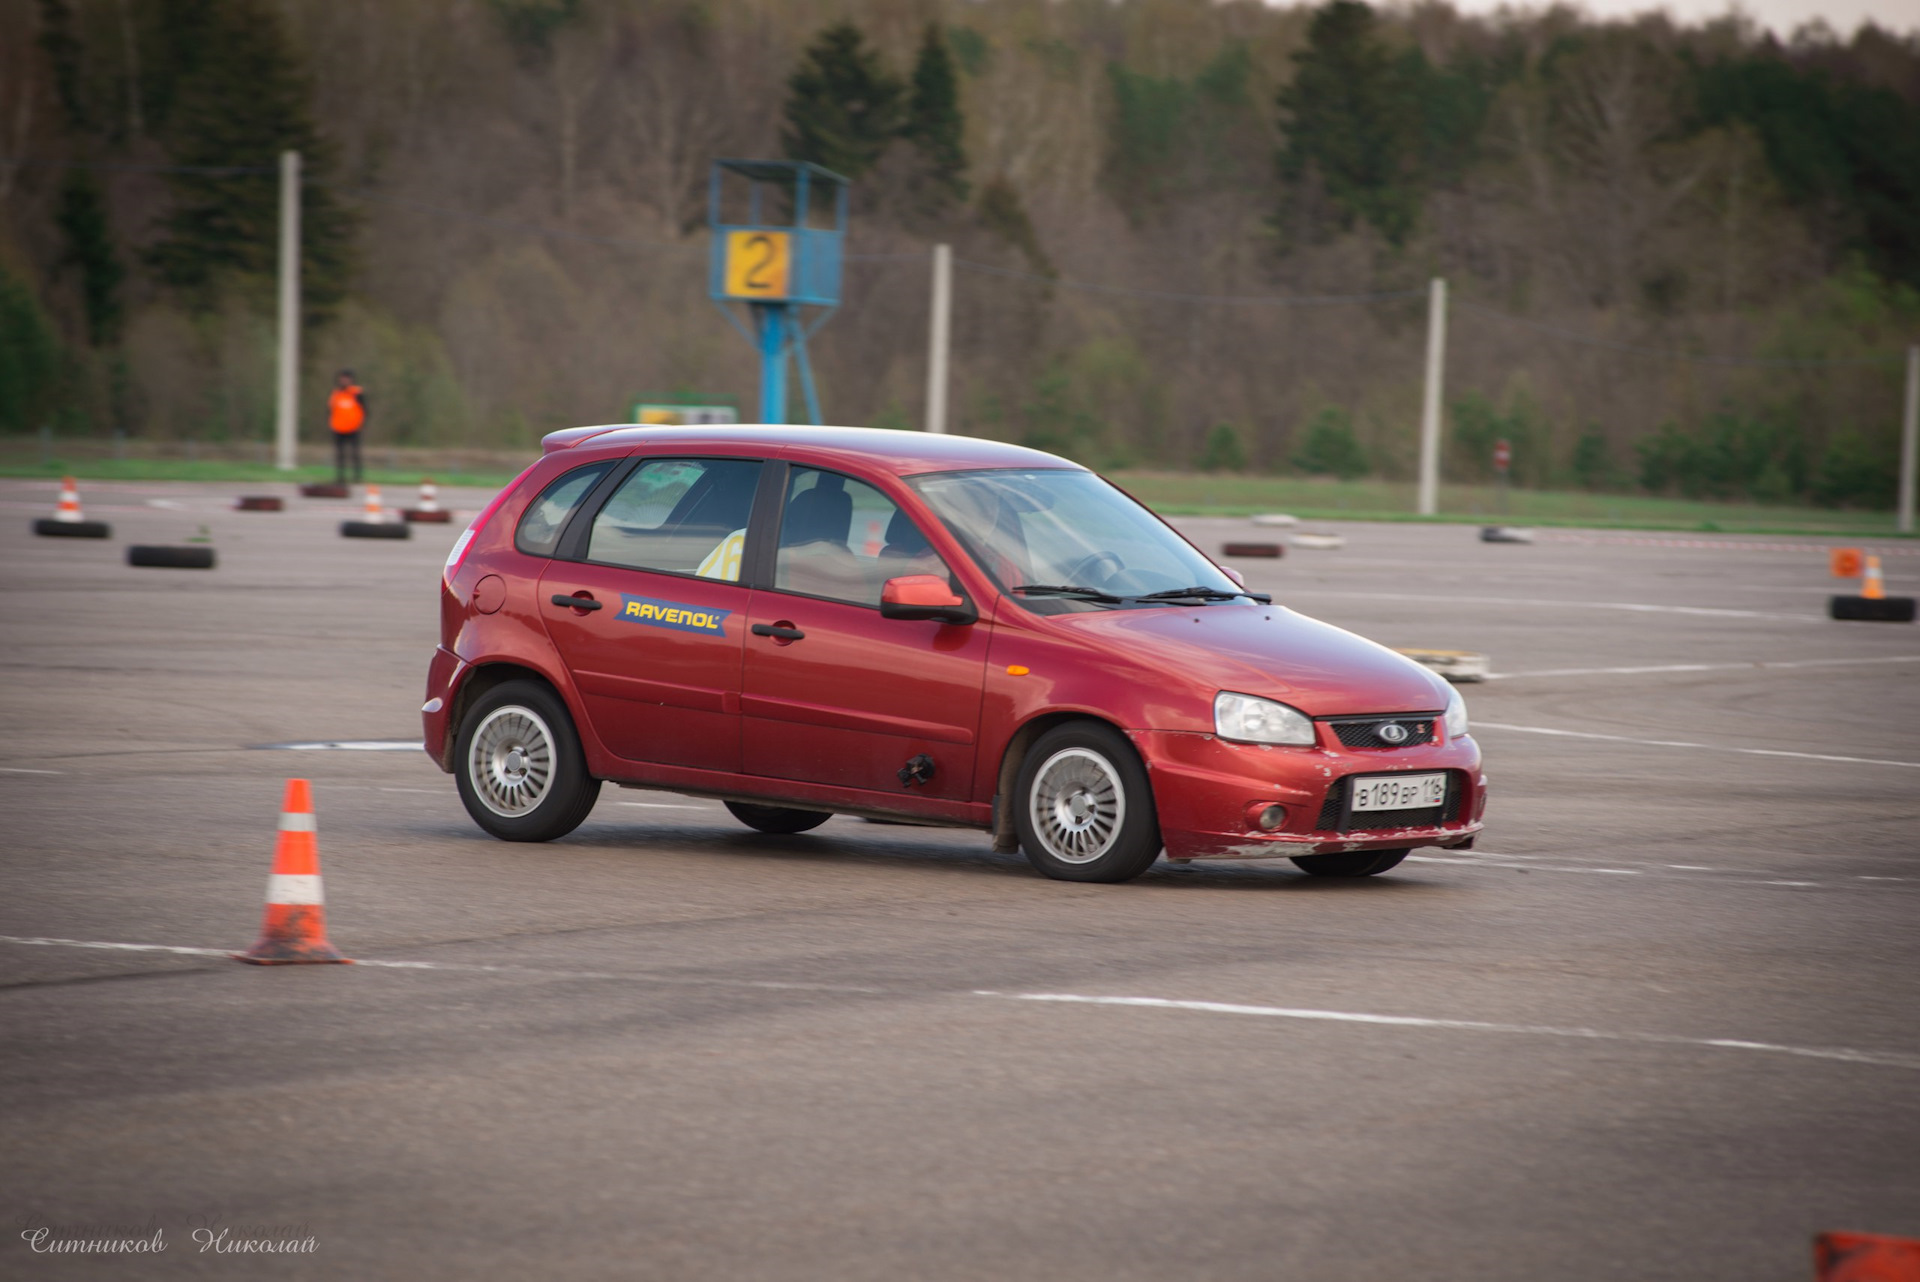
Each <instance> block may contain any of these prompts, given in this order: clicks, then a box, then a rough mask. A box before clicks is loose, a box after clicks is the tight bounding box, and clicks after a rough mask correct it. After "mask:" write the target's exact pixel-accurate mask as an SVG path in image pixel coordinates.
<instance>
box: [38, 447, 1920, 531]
mask: <svg viewBox="0 0 1920 1282" xmlns="http://www.w3.org/2000/svg"><path fill="white" fill-rule="evenodd" d="M376 453H377V452H376V451H371V450H370V451H368V454H369V458H370V461H377V459H375V455H376ZM463 453H464V452H463ZM425 454H426V452H425V451H422V454H421V455H416V456H414V457H413V458H410V459H407V460H405V461H404V462H401V461H396V465H394V466H389V467H369V468H368V469H367V477H366V479H367V480H369V481H372V482H374V483H375V484H376V485H388V486H394V487H396V488H397V487H403V486H411V485H417V484H419V482H420V478H421V477H422V476H432V477H433V479H434V481H435V482H436V483H437V484H440V485H465V486H474V487H478V488H481V489H497V488H499V487H500V486H502V485H505V484H506V483H507V482H508V481H510V480H512V479H513V477H514V476H515V475H516V474H517V473H518V471H519V466H518V465H517V464H523V463H524V462H526V461H529V460H531V458H532V457H533V453H532V451H530V450H529V451H526V452H525V453H524V454H521V453H518V452H513V453H508V452H504V451H503V452H499V453H497V454H493V455H491V456H489V454H488V453H486V452H482V451H473V452H472V457H471V458H463V459H462V460H461V463H462V464H464V466H458V467H449V466H443V465H445V464H448V463H450V462H452V460H451V459H449V458H448V457H447V456H446V455H440V456H438V458H437V459H436V458H432V457H423V456H422V455H425ZM68 474H72V475H74V476H79V477H83V478H87V479H91V480H96V481H229V482H232V481H257V482H262V483H271V482H279V483H282V484H288V483H294V482H309V481H331V480H332V479H333V477H334V472H333V468H332V467H328V466H319V465H313V466H307V467H301V468H297V469H295V470H294V471H291V472H282V471H280V470H278V469H277V468H274V467H272V466H269V465H266V464H261V463H243V462H236V461H231V460H224V461H223V460H215V459H199V460H188V459H184V458H120V459H116V458H110V457H73V458H59V457H55V458H52V459H50V460H48V461H47V462H46V463H42V462H40V460H39V458H38V455H37V452H35V453H29V452H28V451H27V450H26V449H15V450H10V451H5V452H0V476H10V477H47V478H58V477H61V476H64V475H68ZM1111 475H1112V477H1113V479H1114V481H1115V482H1117V483H1118V484H1120V485H1122V486H1124V487H1125V488H1126V489H1127V490H1128V492H1130V493H1132V494H1133V495H1135V496H1136V497H1138V498H1139V499H1140V500H1141V501H1143V502H1145V503H1147V504H1149V505H1150V506H1152V507H1153V508H1155V509H1156V510H1158V511H1161V512H1166V513H1169V514H1173V515H1182V516H1252V515H1254V514H1256V513H1260V512H1290V513H1292V514H1293V515H1295V516H1298V517H1301V518H1303V519H1307V520H1322V521H1325V520H1336V521H1434V522H1443V523H1453V524H1470V525H1491V524H1509V523H1511V524H1525V525H1567V526H1581V527H1584V528H1588V529H1594V528H1599V529H1621V530H1686V531H1694V532H1700V531H1707V532H1719V533H1726V534H1822V535H1836V536H1841V537H1849V538H1854V537H1867V536H1871V537H1874V538H1898V537H1903V536H1900V535H1897V534H1895V532H1894V528H1893V524H1894V521H1893V514H1892V513H1891V512H1860V511H1853V510H1847V509H1840V510H1836V509H1831V508H1815V507H1790V506H1771V505H1766V504H1759V503H1723V502H1715V501H1712V500H1707V499H1672V498H1655V497H1652V496H1649V495H1644V494H1604V493H1602V494H1595V493H1588V492H1586V491H1580V490H1520V489H1516V490H1513V491H1511V492H1510V494H1509V495H1508V496H1507V500H1506V508H1505V510H1503V509H1502V507H1501V498H1500V495H1499V493H1498V491H1497V490H1496V489H1495V488H1494V487H1493V486H1490V485H1443V486H1441V487H1440V508H1441V514H1440V515H1439V516H1431V517H1422V516H1416V515H1414V512H1413V508H1414V486H1413V483H1412V482H1410V481H1379V480H1371V479H1369V480H1359V481H1337V480H1332V479H1326V478H1319V477H1288V476H1258V475H1244V474H1242V475H1225V474H1215V473H1205V472H1134V471H1129V472H1114V473H1112V474H1111Z"/></svg>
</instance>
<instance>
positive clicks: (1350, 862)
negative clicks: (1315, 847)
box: [1291, 850, 1407, 877]
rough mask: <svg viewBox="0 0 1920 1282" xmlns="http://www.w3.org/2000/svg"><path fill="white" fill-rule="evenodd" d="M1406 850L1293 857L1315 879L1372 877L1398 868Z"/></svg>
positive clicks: (1364, 851) (1356, 851)
mask: <svg viewBox="0 0 1920 1282" xmlns="http://www.w3.org/2000/svg"><path fill="white" fill-rule="evenodd" d="M1406 857H1407V852H1406V851H1404V850H1348V851H1345V852H1343V853H1341V854H1337V855H1293V856H1291V858H1292V859H1293V862H1294V864H1295V865H1296V866H1298V867H1299V869H1300V871H1302V872H1305V873H1311V874H1312V875H1313V876H1315V877H1371V876H1373V875H1375V874H1376V873H1383V872H1385V871H1387V869H1389V868H1397V867H1399V866H1400V861H1401V860H1402V859H1405V858H1406Z"/></svg>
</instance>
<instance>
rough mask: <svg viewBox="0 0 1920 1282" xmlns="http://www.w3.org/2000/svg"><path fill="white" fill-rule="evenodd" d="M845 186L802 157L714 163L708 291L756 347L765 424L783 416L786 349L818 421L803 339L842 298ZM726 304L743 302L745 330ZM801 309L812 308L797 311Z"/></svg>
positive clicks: (810, 412)
mask: <svg viewBox="0 0 1920 1282" xmlns="http://www.w3.org/2000/svg"><path fill="white" fill-rule="evenodd" d="M847 187H848V183H847V180H846V179H845V178H842V177H841V176H840V175H839V174H836V173H834V172H833V171H832V170H830V169H822V168H821V167H820V166H819V165H815V164H809V163H808V162H806V161H804V160H716V161H714V162H713V171H712V175H711V177H710V178H709V180H708V189H707V222H708V225H709V226H711V227H712V229H713V246H712V251H711V253H710V255H709V261H708V269H707V292H708V294H710V295H711V296H712V298H713V301H714V302H715V303H716V304H718V305H719V307H720V310H721V311H722V312H723V313H725V315H726V318H727V319H728V320H729V321H731V322H732V323H733V327H734V328H735V329H737V330H739V331H740V333H741V335H742V336H743V337H744V338H746V340H747V341H748V342H750V343H752V344H753V346H754V348H755V350H757V351H758V352H759V353H760V417H759V421H760V422H762V423H784V422H786V421H787V358H788V357H789V356H792V357H793V358H794V363H795V364H796V365H797V366H798V367H799V370H800V390H801V393H802V394H803V395H804V396H805V398H806V403H807V417H808V419H809V420H811V421H812V422H815V423H818V422H819V421H820V397H819V394H818V393H817V392H816V391H815V390H814V386H813V368H812V366H811V365H810V364H809V363H808V361H807V339H808V338H809V337H811V336H812V334H813V332H814V331H815V330H817V329H819V328H820V326H821V325H823V324H825V323H826V320H827V318H828V317H829V316H831V315H832V314H833V311H834V309H835V308H837V307H838V306H839V305H840V263H841V258H842V250H841V245H842V242H843V241H844V240H845V239H846V234H847ZM729 303H745V304H746V305H747V309H748V313H749V315H750V316H751V317H752V320H753V328H752V330H751V331H749V330H748V328H747V327H746V326H745V325H743V324H741V323H740V317H739V315H738V314H737V313H736V312H735V311H734V310H733V309H732V308H731V307H729V306H728V304H729ZM805 307H812V308H815V309H816V311H815V313H814V314H813V315H812V316H810V317H809V316H804V315H803V314H802V312H801V309H802V308H805Z"/></svg>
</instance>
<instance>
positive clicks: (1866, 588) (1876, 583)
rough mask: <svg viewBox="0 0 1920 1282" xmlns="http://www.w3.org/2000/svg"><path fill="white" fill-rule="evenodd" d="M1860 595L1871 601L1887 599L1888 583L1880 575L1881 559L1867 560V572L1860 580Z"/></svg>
mask: <svg viewBox="0 0 1920 1282" xmlns="http://www.w3.org/2000/svg"><path fill="white" fill-rule="evenodd" d="M1860 595H1861V596H1863V597H1865V598H1866V599H1867V600H1869V601H1884V600H1886V599H1887V582H1886V580H1885V579H1884V578H1882V577H1881V574H1880V558H1879V557H1877V556H1870V557H1868V558H1867V572H1866V574H1864V575H1862V576H1861V578H1860Z"/></svg>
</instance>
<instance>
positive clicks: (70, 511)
mask: <svg viewBox="0 0 1920 1282" xmlns="http://www.w3.org/2000/svg"><path fill="white" fill-rule="evenodd" d="M53 519H54V520H56V521H84V520H86V519H87V518H86V517H85V515H83V514H82V513H81V511H80V482H78V481H76V480H74V479H73V478H72V477H71V476H63V477H61V478H60V505H59V506H58V507H56V508H54V510H53Z"/></svg>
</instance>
